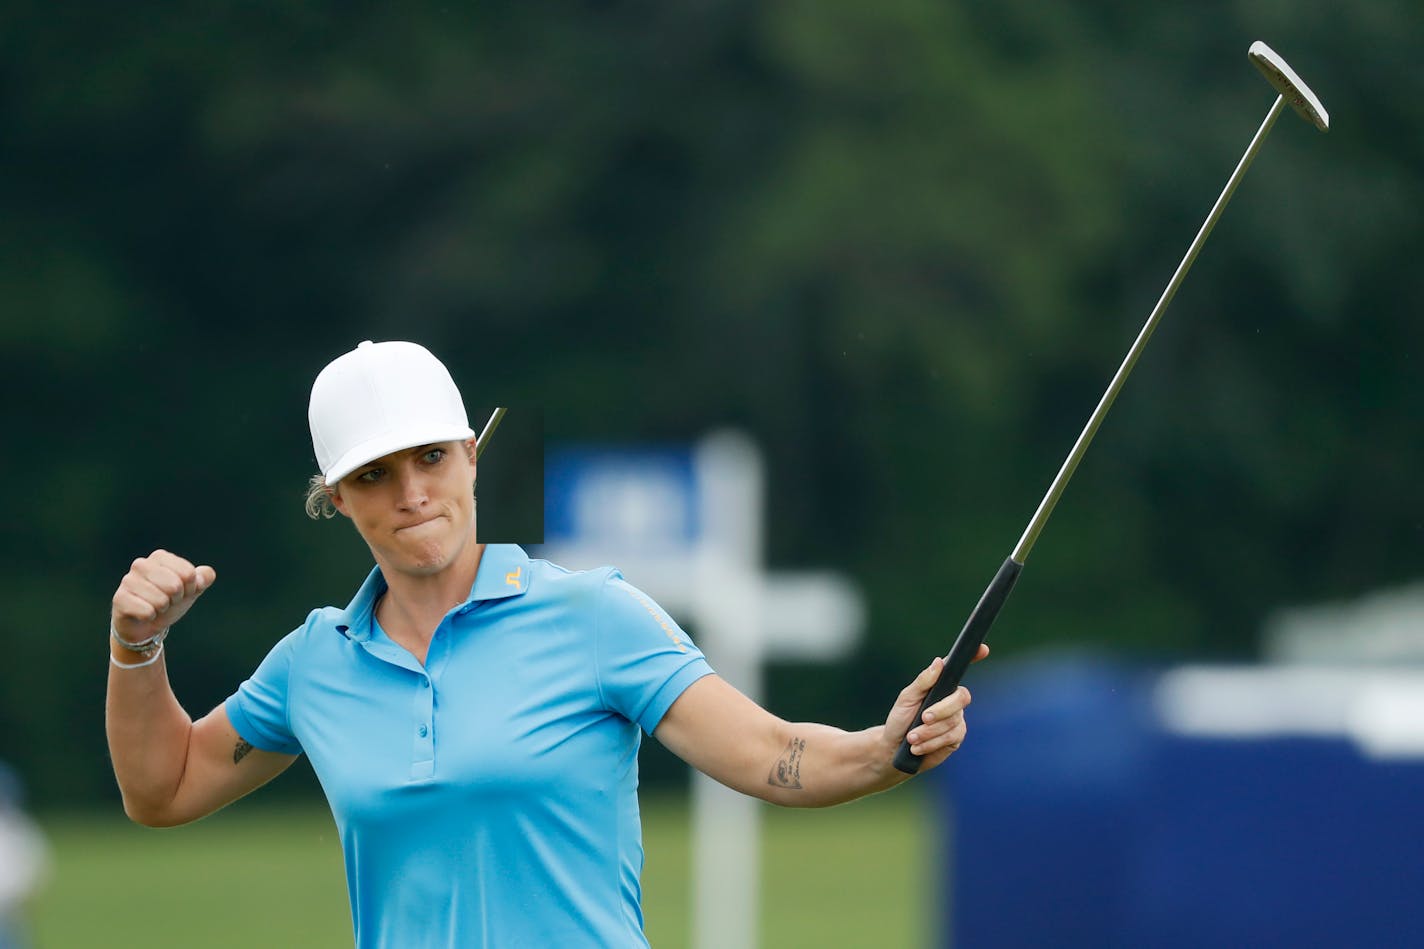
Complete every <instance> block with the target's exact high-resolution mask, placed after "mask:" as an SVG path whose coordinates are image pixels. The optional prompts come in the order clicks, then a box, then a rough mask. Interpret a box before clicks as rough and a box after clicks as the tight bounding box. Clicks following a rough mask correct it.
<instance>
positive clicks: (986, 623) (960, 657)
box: [895, 557, 1023, 774]
mask: <svg viewBox="0 0 1424 949" xmlns="http://www.w3.org/2000/svg"><path fill="white" fill-rule="evenodd" d="M1021 570H1023V564H1021V563H1017V562H1015V561H1014V559H1013V558H1012V557H1010V558H1009V559H1008V560H1005V561H1004V565H1003V566H1002V567H1000V568H999V572H998V573H996V574H994V579H993V580H990V581H989V586H988V587H987V588H986V589H985V590H984V595H983V596H981V597H980V598H979V605H978V606H976V607H974V612H972V613H970V614H969V619H968V620H966V621H965V623H964V628H963V629H962V630H960V631H959V638H958V639H956V640H955V641H954V645H953V646H952V647H950V650H949V655H948V656H945V657H944V669H943V670H941V672H940V674H939V681H937V682H935V684H934V687H933V688H931V689H930V694H929V695H927V696H925V700H924V701H923V702H921V703H920V710H919V711H918V712H916V713H915V718H914V720H913V721H911V722H910V728H912V729H913V728H914V727H915V726H916V725H919V724H921V723H922V722H923V721H924V714H925V709H927V708H929V707H930V706H931V705H933V704H935V703H936V702H938V701H939V700H940V699H942V698H944V697H945V696H946V695H949V694H950V693H951V692H953V691H954V690H955V689H957V688H959V681H960V680H961V679H963V678H964V673H965V672H966V671H968V669H969V664H970V663H971V662H973V661H974V657H975V656H977V655H978V654H979V645H980V644H981V643H982V642H984V637H986V636H987V635H988V634H989V627H990V626H993V625H994V618H995V617H996V616H998V615H999V610H1000V609H1002V608H1003V606H1004V601H1005V600H1007V599H1008V598H1009V591H1010V590H1012V589H1013V588H1014V581H1015V580H1017V579H1018V578H1019V571H1021ZM895 767H896V768H897V769H899V770H900V771H903V772H905V773H906V774H916V773H918V772H919V770H920V756H919V755H917V754H915V753H914V752H913V751H911V750H910V740H909V738H906V739H905V740H903V741H901V742H900V750H899V751H896V752H895Z"/></svg>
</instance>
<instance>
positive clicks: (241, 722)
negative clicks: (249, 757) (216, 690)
mask: <svg viewBox="0 0 1424 949" xmlns="http://www.w3.org/2000/svg"><path fill="white" fill-rule="evenodd" d="M298 633H300V630H298V631H297V632H294V633H291V634H289V635H288V636H286V637H284V638H283V639H282V641H281V642H279V643H277V645H275V646H273V647H272V651H271V652H269V653H268V654H267V658H266V659H263V660H262V664H261V665H259V666H258V667H257V671H256V672H254V673H253V674H252V677H251V678H250V679H248V680H247V681H245V682H243V683H242V685H240V686H238V688H237V691H236V692H234V693H233V694H232V695H231V696H229V697H228V700H227V702H226V703H224V708H225V709H226V710H227V717H228V721H230V722H232V727H233V728H234V729H236V730H237V733H238V734H239V735H241V736H242V737H243V739H244V740H245V741H247V742H249V743H250V744H251V745H252V746H253V747H255V748H260V749H261V750H263V751H279V752H281V753H283V754H287V755H299V754H301V753H302V746H301V744H300V743H299V742H298V741H297V739H296V736H295V735H293V734H292V726H291V721H290V719H289V717H288V715H287V691H288V688H289V687H290V684H291V670H292V653H293V651H294V649H295V644H296V639H297V635H298Z"/></svg>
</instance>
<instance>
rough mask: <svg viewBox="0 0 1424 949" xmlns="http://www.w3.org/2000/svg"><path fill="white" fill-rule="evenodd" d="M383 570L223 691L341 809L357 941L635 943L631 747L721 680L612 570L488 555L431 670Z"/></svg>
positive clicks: (236, 721)
mask: <svg viewBox="0 0 1424 949" xmlns="http://www.w3.org/2000/svg"><path fill="white" fill-rule="evenodd" d="M384 591H385V580H384V578H383V577H382V576H381V573H380V570H379V568H377V569H375V570H373V571H372V572H371V574H370V576H369V577H368V578H367V579H366V582H365V584H363V585H362V587H361V589H360V591H359V592H358V593H357V594H356V597H355V599H353V600H352V601H351V604H350V605H349V606H348V607H347V608H346V609H344V610H339V609H335V608H332V607H327V608H325V609H320V610H316V611H314V612H313V613H312V614H311V616H309V617H308V618H307V622H306V623H305V625H303V626H301V627H300V628H298V629H297V630H295V631H293V632H292V633H290V634H289V635H287V636H286V637H285V638H284V639H283V640H282V641H281V642H279V643H278V644H277V645H276V647H275V648H273V650H272V651H271V652H270V653H269V654H268V656H267V658H266V659H265V660H264V661H263V662H262V664H261V665H260V666H259V667H258V669H257V671H256V673H254V674H253V676H252V678H250V679H248V680H247V681H246V682H244V683H243V684H242V686H241V687H240V688H239V689H238V691H237V692H236V693H235V694H234V695H233V696H232V697H231V698H229V699H228V700H227V703H226V709H227V714H228V718H229V719H230V720H231V722H232V724H233V727H234V728H236V729H237V732H238V734H240V735H241V736H242V737H243V738H244V739H246V740H247V741H249V742H251V743H252V744H253V745H254V746H256V747H258V748H262V749H265V750H268V751H280V752H285V753H288V754H299V753H303V752H304V753H305V754H306V755H307V756H308V758H309V759H310V760H311V763H312V767H313V768H314V769H315V771H316V774H317V777H318V778H319V779H320V780H321V784H322V787H323V789H324V790H325V792H326V797H327V800H328V802H329V803H330V805H331V809H332V813H333V814H334V815H335V818H336V824H337V827H338V829H339V831H340V835H341V843H342V848H343V851H344V853H345V859H346V882H347V887H348V890H349V892H350V897H351V914H352V920H353V924H354V926H355V931H356V943H357V945H358V946H359V947H401V949H404V947H430V946H452V947H454V946H458V947H461V949H464V947H479V946H487V947H500V949H503V947H511V946H559V947H577V946H589V947H594V946H597V947H608V946H645V945H647V940H646V939H645V937H644V936H643V914H642V909H641V906H640V897H641V889H640V885H639V874H640V873H641V871H642V865H643V845H642V829H641V826H640V822H639V816H638V801H637V785H638V761H637V756H638V746H639V743H640V741H641V733H640V730H639V729H640V728H641V730H642V731H647V732H649V733H651V732H652V731H653V729H655V728H656V727H657V725H658V722H659V721H660V720H661V719H662V716H663V714H664V713H665V712H666V711H667V709H668V707H669V706H671V705H672V703H673V701H674V700H675V699H676V698H677V697H678V696H679V695H680V694H681V693H682V691H683V690H684V689H686V688H687V687H688V686H689V685H691V684H692V683H693V682H694V681H696V680H697V679H699V678H701V677H702V676H704V675H708V674H709V673H711V671H712V670H711V668H710V667H709V666H708V665H707V662H706V660H705V659H704V658H703V656H702V653H701V652H700V651H699V650H698V649H697V647H696V646H694V645H693V644H692V643H691V641H690V640H689V639H688V637H687V635H686V634H685V633H684V632H683V631H682V630H681V629H679V628H678V626H677V624H676V623H674V622H673V621H672V619H671V618H669V617H668V615H667V614H666V613H664V612H663V611H662V610H661V609H660V608H658V606H657V605H656V604H654V603H653V602H652V601H651V600H650V599H649V598H648V597H647V596H646V595H644V594H643V593H641V592H640V591H638V590H637V589H635V588H634V587H632V586H630V585H629V584H628V583H627V582H626V581H624V580H623V579H622V577H621V575H620V574H619V573H618V571H616V570H614V569H612V568H603V569H601V570H597V571H587V572H571V571H568V570H564V569H563V568H561V567H557V566H555V565H553V564H550V563H548V562H546V561H542V560H530V559H529V557H528V556H527V555H526V554H525V553H524V551H523V550H521V549H520V548H519V547H516V546H513V545H490V546H487V547H486V548H485V551H484V555H483V559H482V561H481V563H480V569H479V575H478V576H477V577H476V578H475V584H474V589H473V591H472V592H471V595H470V598H469V600H467V601H466V602H465V603H463V604H461V605H460V606H458V607H456V608H455V609H453V610H451V611H450V613H449V614H447V615H446V617H445V619H444V620H443V621H442V622H441V624H440V626H439V628H437V630H436V632H435V637H434V640H433V641H432V642H431V645H430V652H429V654H428V655H427V657H426V665H425V667H424V668H422V667H421V665H420V664H419V663H418V662H416V661H415V658H414V657H413V656H411V654H410V653H409V652H407V651H406V650H404V649H402V648H401V647H400V646H397V645H396V644H395V643H394V642H392V641H391V640H390V639H389V638H388V637H387V636H386V635H385V633H384V632H382V631H381V629H380V626H379V624H377V623H376V622H375V621H374V617H373V615H372V614H373V610H374V608H375V603H376V601H377V599H378V598H379V596H380V595H381V594H382V593H383V592H384Z"/></svg>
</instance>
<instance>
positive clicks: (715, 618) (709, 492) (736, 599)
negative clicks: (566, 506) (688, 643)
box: [692, 433, 765, 949]
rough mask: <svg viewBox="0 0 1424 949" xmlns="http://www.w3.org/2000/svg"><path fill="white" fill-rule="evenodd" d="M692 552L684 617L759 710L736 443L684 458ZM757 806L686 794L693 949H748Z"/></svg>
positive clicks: (758, 483) (741, 799)
mask: <svg viewBox="0 0 1424 949" xmlns="http://www.w3.org/2000/svg"><path fill="white" fill-rule="evenodd" d="M694 458H695V461H694V465H695V468H696V470H697V480H698V484H699V485H700V487H701V499H700V505H701V509H700V511H699V517H700V520H701V523H702V525H703V526H702V541H703V542H702V544H701V545H700V549H699V551H698V555H697V556H698V565H697V585H696V589H695V591H694V595H693V596H694V600H693V602H694V604H695V608H694V611H693V615H694V616H696V617H697V621H698V622H699V623H700V624H702V627H703V629H702V630H701V631H700V632H701V636H700V637H699V642H700V643H701V644H702V646H703V648H704V650H705V651H706V652H707V658H708V660H709V661H710V662H711V663H712V667H713V668H714V669H716V670H717V672H718V674H719V675H720V676H721V677H722V678H723V679H725V680H727V681H728V682H729V683H731V684H732V685H733V686H735V687H736V688H738V689H740V690H741V691H742V692H743V693H745V694H746V695H747V696H749V697H750V698H752V699H753V700H760V698H761V691H762V683H761V652H762V632H763V631H762V629H761V618H762V609H761V599H762V597H761V594H762V572H763V571H762V551H763V546H762V511H763V503H764V498H763V495H764V494H765V490H764V476H763V472H762V465H761V457H760V453H759V452H758V451H757V449H756V446H755V445H753V444H752V442H751V441H750V440H749V439H748V438H746V437H745V436H743V435H738V434H733V433H718V434H714V435H711V436H709V437H707V438H705V439H703V440H702V441H701V442H699V443H698V445H697V449H696V452H695V455H694ZM760 806H761V804H760V802H759V801H757V800H756V799H754V798H750V797H747V796H745V795H742V794H739V793H737V792H736V791H732V790H730V789H729V788H726V787H723V786H722V785H720V784H718V783H716V782H715V781H713V780H712V779H711V778H709V777H707V776H706V775H704V774H702V773H701V772H694V773H693V784H692V813H693V818H692V824H693V826H692V834H693V838H692V863H693V866H692V879H693V881H694V883H693V887H694V889H693V895H692V946H693V949H755V946H756V944H757V929H758V926H759V923H760V921H761V920H760V913H759V906H758V902H757V896H758V893H759V892H760V870H761V852H760V847H759V835H760V829H761V824H760V818H761V814H760V811H759V810H758V809H759V807H760Z"/></svg>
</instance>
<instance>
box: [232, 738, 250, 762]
mask: <svg viewBox="0 0 1424 949" xmlns="http://www.w3.org/2000/svg"><path fill="white" fill-rule="evenodd" d="M251 750H252V743H251V742H249V741H247V740H246V739H243V738H239V739H238V740H237V747H236V748H233V749H232V763H233V764H237V763H238V762H239V761H241V760H242V759H243V758H246V757H247V753H248V752H249V751H251Z"/></svg>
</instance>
